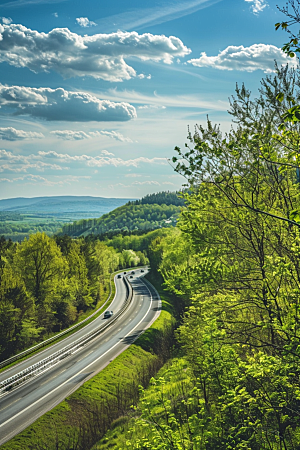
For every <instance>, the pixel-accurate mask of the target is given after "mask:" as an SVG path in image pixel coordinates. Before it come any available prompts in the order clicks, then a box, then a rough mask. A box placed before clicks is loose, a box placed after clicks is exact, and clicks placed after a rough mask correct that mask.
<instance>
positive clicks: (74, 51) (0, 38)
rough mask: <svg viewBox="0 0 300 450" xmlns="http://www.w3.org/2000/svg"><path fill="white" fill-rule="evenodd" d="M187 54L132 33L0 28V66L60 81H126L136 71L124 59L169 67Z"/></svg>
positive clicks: (171, 41)
mask: <svg viewBox="0 0 300 450" xmlns="http://www.w3.org/2000/svg"><path fill="white" fill-rule="evenodd" d="M190 52H191V50H190V49H188V48H187V47H186V46H185V45H184V44H183V43H182V41H181V40H180V39H179V38H177V37H175V36H170V37H167V36H164V35H153V34H150V33H144V34H141V35H139V34H138V33H137V32H135V31H132V32H122V31H117V32H116V33H111V34H95V35H91V36H88V35H85V36H81V35H79V34H76V33H72V32H71V31H70V30H69V29H68V28H55V29H53V30H51V31H50V32H49V33H39V32H38V31H35V30H31V29H29V28H26V27H25V26H23V25H16V24H11V25H5V24H3V25H1V24H0V62H7V63H8V64H10V65H13V66H16V67H27V68H28V69H30V70H32V71H33V72H48V71H49V70H54V71H55V72H58V73H60V74H61V75H63V76H64V77H74V76H92V77H94V78H99V79H102V80H106V81H113V82H116V81H123V80H129V79H130V78H132V77H135V76H136V71H135V70H134V68H133V67H131V66H129V65H128V64H127V63H126V62H125V59H126V58H131V57H136V58H139V59H140V60H143V61H146V60H152V61H163V62H164V63H166V64H171V63H172V62H173V58H177V57H181V56H185V55H188V54H189V53H190Z"/></svg>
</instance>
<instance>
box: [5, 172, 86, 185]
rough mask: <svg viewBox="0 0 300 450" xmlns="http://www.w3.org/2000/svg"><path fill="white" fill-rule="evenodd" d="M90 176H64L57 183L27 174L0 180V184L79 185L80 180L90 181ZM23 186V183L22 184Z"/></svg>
mask: <svg viewBox="0 0 300 450" xmlns="http://www.w3.org/2000/svg"><path fill="white" fill-rule="evenodd" d="M90 178H91V177H90V176H72V175H70V176H66V177H64V178H63V180H59V181H50V180H48V179H47V178H45V177H41V176H40V175H33V174H28V175H24V176H22V177H17V178H12V179H9V178H0V182H8V183H16V182H20V181H23V182H24V181H25V185H26V184H38V185H39V186H40V185H46V186H55V185H61V186H63V185H64V184H68V185H71V184H72V183H74V182H75V183H79V181H80V180H81V179H90ZM22 184H24V183H22Z"/></svg>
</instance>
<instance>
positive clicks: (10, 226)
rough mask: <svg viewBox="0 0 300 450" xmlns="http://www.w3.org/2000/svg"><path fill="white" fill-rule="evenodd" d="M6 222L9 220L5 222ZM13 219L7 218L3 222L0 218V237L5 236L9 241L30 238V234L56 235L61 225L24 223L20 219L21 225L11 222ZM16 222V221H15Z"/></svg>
mask: <svg viewBox="0 0 300 450" xmlns="http://www.w3.org/2000/svg"><path fill="white" fill-rule="evenodd" d="M5 220H7V221H6V222H5ZM11 220H12V219H10V218H7V219H4V220H3V222H1V218H0V236H2V235H3V236H5V237H6V238H7V239H9V238H12V239H14V238H16V239H20V240H21V239H23V238H24V237H28V235H29V234H33V233H47V234H48V235H52V234H55V233H56V232H57V231H58V230H59V229H60V228H61V223H58V222H45V221H43V222H40V223H38V222H31V221H30V220H28V222H27V221H24V219H23V218H22V219H20V222H21V223H18V222H15V221H11ZM14 220H15V219H14Z"/></svg>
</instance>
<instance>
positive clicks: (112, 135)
mask: <svg viewBox="0 0 300 450" xmlns="http://www.w3.org/2000/svg"><path fill="white" fill-rule="evenodd" d="M90 135H91V136H93V137H99V136H108V137H110V138H112V139H115V140H116V141H121V142H133V140H132V139H130V138H128V137H125V136H123V134H121V133H119V132H118V131H91V132H90Z"/></svg>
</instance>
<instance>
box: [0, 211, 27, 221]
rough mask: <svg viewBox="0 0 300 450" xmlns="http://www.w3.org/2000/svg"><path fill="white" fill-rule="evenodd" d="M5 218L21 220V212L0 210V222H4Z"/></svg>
mask: <svg viewBox="0 0 300 450" xmlns="http://www.w3.org/2000/svg"><path fill="white" fill-rule="evenodd" d="M6 220H13V221H18V220H23V218H22V216H21V214H19V213H17V212H14V211H12V212H11V211H0V222H5V221H6Z"/></svg>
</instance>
